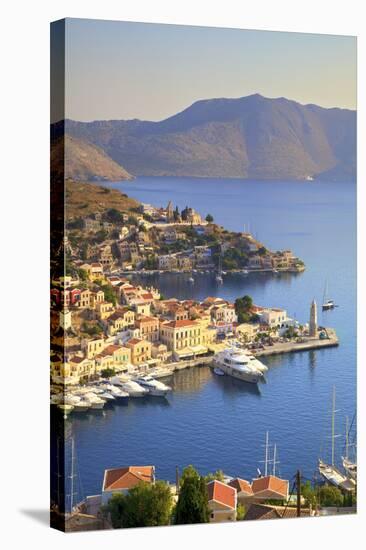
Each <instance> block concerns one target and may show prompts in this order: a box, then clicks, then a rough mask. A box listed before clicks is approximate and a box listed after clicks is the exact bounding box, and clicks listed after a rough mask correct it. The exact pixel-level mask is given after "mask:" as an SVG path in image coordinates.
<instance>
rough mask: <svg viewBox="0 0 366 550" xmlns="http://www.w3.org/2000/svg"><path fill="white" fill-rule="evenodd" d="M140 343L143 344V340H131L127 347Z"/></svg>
mask: <svg viewBox="0 0 366 550" xmlns="http://www.w3.org/2000/svg"><path fill="white" fill-rule="evenodd" d="M140 342H143V340H141V339H140V338H131V340H129V341H128V342H127V344H126V345H127V346H129V345H131V346H134V345H135V344H139V343H140Z"/></svg>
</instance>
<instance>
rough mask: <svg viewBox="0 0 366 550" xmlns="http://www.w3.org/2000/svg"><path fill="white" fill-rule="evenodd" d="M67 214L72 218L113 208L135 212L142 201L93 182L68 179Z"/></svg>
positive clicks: (68, 218) (66, 190)
mask: <svg viewBox="0 0 366 550" xmlns="http://www.w3.org/2000/svg"><path fill="white" fill-rule="evenodd" d="M65 193H66V197H65V202H66V208H65V215H66V219H67V220H68V221H69V220H72V219H75V218H79V217H85V216H88V215H90V214H95V213H96V212H105V211H106V210H109V209H111V208H113V209H115V210H118V211H119V212H126V213H131V214H133V213H135V212H136V209H137V208H138V207H139V205H140V203H139V202H138V201H136V200H135V199H132V198H130V197H128V196H127V195H125V194H124V193H121V192H120V191H118V190H117V189H110V188H108V187H103V186H101V185H96V184H93V183H82V182H76V181H72V180H67V181H66V185H65Z"/></svg>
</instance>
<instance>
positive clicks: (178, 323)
mask: <svg viewBox="0 0 366 550" xmlns="http://www.w3.org/2000/svg"><path fill="white" fill-rule="evenodd" d="M164 326H165V327H171V328H182V327H189V326H197V323H196V322H195V321H190V320H189V319H182V320H180V321H169V323H165V324H164Z"/></svg>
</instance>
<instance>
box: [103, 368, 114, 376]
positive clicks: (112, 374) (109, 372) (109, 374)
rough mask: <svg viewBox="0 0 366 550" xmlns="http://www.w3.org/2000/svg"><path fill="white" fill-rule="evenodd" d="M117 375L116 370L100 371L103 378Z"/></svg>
mask: <svg viewBox="0 0 366 550" xmlns="http://www.w3.org/2000/svg"><path fill="white" fill-rule="evenodd" d="M115 374H116V371H115V370H114V369H110V368H107V369H103V370H101V371H100V375H101V376H102V378H110V377H111V376H114V375H115Z"/></svg>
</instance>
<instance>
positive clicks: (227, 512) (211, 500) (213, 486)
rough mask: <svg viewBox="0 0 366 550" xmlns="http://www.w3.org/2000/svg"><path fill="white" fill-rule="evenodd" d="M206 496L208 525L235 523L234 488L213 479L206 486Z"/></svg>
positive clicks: (235, 504) (235, 502)
mask: <svg viewBox="0 0 366 550" xmlns="http://www.w3.org/2000/svg"><path fill="white" fill-rule="evenodd" d="M207 494H208V508H209V511H210V523H220V522H222V521H236V506H237V493H236V489H235V488H234V487H230V486H229V485H226V484H225V483H222V482H221V481H218V480H216V479H215V480H213V481H210V482H209V483H208V484H207Z"/></svg>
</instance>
